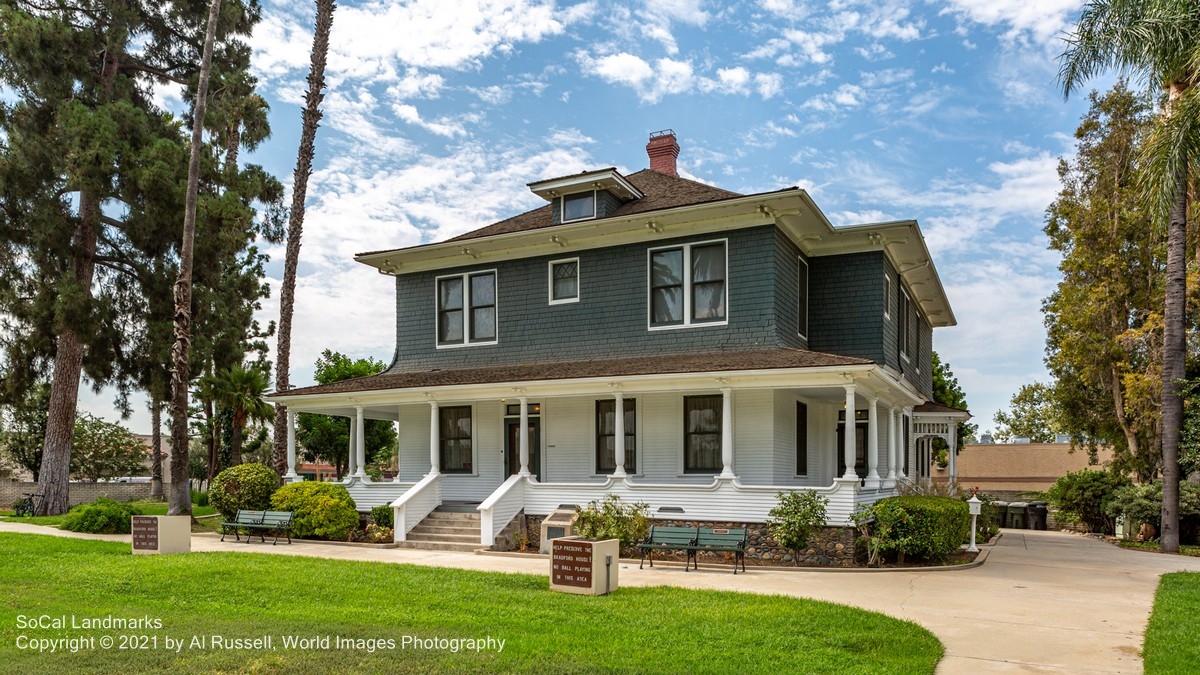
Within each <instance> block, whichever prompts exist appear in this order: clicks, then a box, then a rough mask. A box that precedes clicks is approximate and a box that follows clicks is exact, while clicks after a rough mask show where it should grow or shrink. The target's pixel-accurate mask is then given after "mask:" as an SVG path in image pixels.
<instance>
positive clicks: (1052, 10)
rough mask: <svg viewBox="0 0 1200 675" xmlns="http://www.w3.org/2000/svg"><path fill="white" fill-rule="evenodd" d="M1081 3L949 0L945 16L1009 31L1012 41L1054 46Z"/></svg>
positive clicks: (1069, 0)
mask: <svg viewBox="0 0 1200 675" xmlns="http://www.w3.org/2000/svg"><path fill="white" fill-rule="evenodd" d="M1080 4H1081V2H1080V0H1037V2H1030V0H947V7H946V8H945V9H943V10H942V14H950V15H952V16H954V17H955V18H957V19H958V20H960V21H970V22H974V23H978V24H983V25H985V26H989V27H1001V28H1006V29H1007V30H1006V32H1005V33H1004V38H1005V39H1006V40H1009V41H1016V40H1025V39H1031V40H1033V41H1034V42H1036V43H1038V44H1041V45H1047V46H1049V45H1052V44H1054V43H1055V42H1056V41H1057V39H1058V35H1059V33H1061V32H1062V31H1063V29H1065V28H1066V27H1067V26H1068V24H1069V23H1070V22H1071V20H1072V17H1073V16H1074V14H1075V13H1076V12H1077V11H1078V10H1079V7H1080Z"/></svg>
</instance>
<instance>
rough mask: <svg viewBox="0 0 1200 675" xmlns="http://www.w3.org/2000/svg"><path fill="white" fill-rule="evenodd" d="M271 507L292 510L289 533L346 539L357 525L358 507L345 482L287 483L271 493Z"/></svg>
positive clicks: (298, 535)
mask: <svg viewBox="0 0 1200 675" xmlns="http://www.w3.org/2000/svg"><path fill="white" fill-rule="evenodd" d="M271 508H272V509H274V510H276V511H291V512H292V536H295V537H301V538H317V539H329V540H333V541H346V540H347V539H348V538H349V537H350V533H351V532H354V531H355V530H357V529H358V511H357V510H356V506H355V504H354V499H353V498H351V497H350V493H349V492H347V491H346V488H345V486H343V485H338V484H337V483H321V482H315V481H308V482H304V483H289V484H287V485H284V486H283V487H281V488H279V489H278V490H277V491H276V492H275V495H274V496H273V497H271Z"/></svg>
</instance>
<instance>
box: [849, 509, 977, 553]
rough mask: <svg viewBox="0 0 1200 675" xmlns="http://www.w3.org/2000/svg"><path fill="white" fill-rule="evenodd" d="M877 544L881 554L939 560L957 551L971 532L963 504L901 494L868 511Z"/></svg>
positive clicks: (968, 513) (967, 510)
mask: <svg viewBox="0 0 1200 675" xmlns="http://www.w3.org/2000/svg"><path fill="white" fill-rule="evenodd" d="M870 513H871V515H872V516H873V517H874V519H875V523H874V526H873V528H872V529H873V533H874V537H875V538H876V540H877V541H876V542H875V543H876V545H877V546H878V547H879V552H880V553H883V554H887V553H893V552H894V553H897V554H899V558H900V559H901V560H903V559H904V558H905V557H906V556H911V557H914V558H922V559H931V560H938V559H941V558H944V557H946V556H947V555H949V554H951V553H953V552H955V551H957V550H958V548H959V546H960V545H962V543H963V541H964V537H966V536H970V533H971V515H970V510H969V509H968V507H967V504H966V502H963V501H960V500H958V499H954V498H953V497H937V496H933V495H902V496H899V497H888V498H886V499H881V500H879V501H877V502H875V505H874V506H872V507H871V508H870Z"/></svg>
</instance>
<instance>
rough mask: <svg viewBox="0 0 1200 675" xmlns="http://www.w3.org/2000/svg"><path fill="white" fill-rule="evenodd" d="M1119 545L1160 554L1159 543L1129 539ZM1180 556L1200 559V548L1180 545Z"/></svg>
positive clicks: (1119, 541)
mask: <svg viewBox="0 0 1200 675" xmlns="http://www.w3.org/2000/svg"><path fill="white" fill-rule="evenodd" d="M1117 545H1118V546H1120V547H1121V548H1128V549H1133V550H1135V551H1151V552H1153V553H1159V552H1160V551H1159V548H1160V547H1159V543H1158V542H1157V541H1131V540H1127V539H1118V540H1117ZM1179 555H1189V556H1193V557H1197V558H1200V546H1192V545H1187V544H1180V546H1179Z"/></svg>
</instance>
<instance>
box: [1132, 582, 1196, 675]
mask: <svg viewBox="0 0 1200 675" xmlns="http://www.w3.org/2000/svg"><path fill="white" fill-rule="evenodd" d="M1198 614H1200V573H1197V572H1173V573H1171V574H1164V575H1163V576H1162V579H1161V580H1160V581H1159V582H1158V592H1157V593H1155V595H1154V611H1153V612H1151V614H1150V625H1148V626H1147V627H1146V643H1145V646H1144V647H1143V648H1142V653H1143V655H1144V658H1145V663H1146V673H1147V674H1148V675H1150V674H1153V673H1194V672H1196V664H1197V663H1200V640H1198V639H1197V637H1196V616H1197V615H1198Z"/></svg>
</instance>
